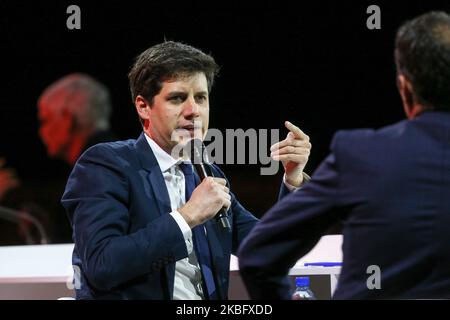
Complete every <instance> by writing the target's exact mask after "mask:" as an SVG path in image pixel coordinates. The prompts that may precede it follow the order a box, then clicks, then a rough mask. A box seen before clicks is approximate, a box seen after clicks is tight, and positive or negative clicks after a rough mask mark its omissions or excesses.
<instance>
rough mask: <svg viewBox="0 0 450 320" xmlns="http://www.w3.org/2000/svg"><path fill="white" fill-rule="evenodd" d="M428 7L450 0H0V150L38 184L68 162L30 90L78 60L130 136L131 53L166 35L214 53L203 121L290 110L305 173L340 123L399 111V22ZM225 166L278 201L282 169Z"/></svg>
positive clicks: (250, 196) (223, 123)
mask: <svg viewBox="0 0 450 320" xmlns="http://www.w3.org/2000/svg"><path fill="white" fill-rule="evenodd" d="M71 4H77V5H79V6H80V8H81V30H68V29H67V28H66V19H67V18H68V16H69V14H67V13H66V9H67V7H68V6H69V5H71ZM371 4H376V5H378V6H380V8H381V26H382V28H381V30H368V29H367V27H366V20H367V18H368V17H369V14H367V13H366V9H367V7H368V6H369V5H371ZM432 9H440V10H446V11H447V12H448V11H449V9H450V3H449V1H448V0H447V1H431V0H430V1H426V2H425V1H415V2H412V1H391V2H389V3H388V2H385V1H358V2H356V1H316V2H303V1H291V2H279V1H277V2H275V1H257V2H250V3H247V2H244V1H236V2H230V1H222V2H217V3H216V2H215V1H209V2H206V1H205V2H197V1H194V2H193V1H183V2H170V4H169V1H142V2H141V1H139V2H137V1H136V2H133V1H95V2H94V1H90V2H87V1H86V2H83V1H42V2H41V1H40V2H38V1H2V2H1V3H0V36H1V40H2V41H1V51H2V55H1V59H0V63H1V65H0V66H1V69H0V70H1V71H0V77H1V78H2V79H1V80H2V81H1V88H2V89H1V94H0V130H1V131H0V157H1V156H3V157H5V158H6V159H7V161H8V162H7V164H8V166H10V167H14V168H15V169H16V171H17V173H18V175H19V177H20V178H21V179H22V181H27V182H28V183H30V185H33V186H36V187H37V188H45V185H46V184H47V183H49V181H52V180H54V179H58V178H61V176H66V175H67V174H68V172H69V168H68V167H66V165H65V164H63V163H62V162H60V161H57V160H49V159H48V158H47V157H46V153H45V149H44V146H43V144H42V143H41V141H40V140H39V137H38V135H37V130H38V122H37V116H36V100H37V98H38V97H39V95H40V93H41V92H42V90H43V89H44V88H45V87H46V86H47V85H48V84H50V83H51V82H53V81H55V80H56V79H57V78H59V77H61V76H63V75H65V74H67V73H70V72H74V71H80V72H86V73H89V74H91V75H93V76H94V77H96V78H97V79H99V80H100V81H102V82H104V83H105V84H106V85H107V86H108V87H109V88H110V89H111V92H112V98H113V106H114V115H113V118H112V127H113V129H114V131H115V133H116V134H117V135H118V137H119V138H121V139H127V138H135V137H137V136H138V135H139V133H140V125H139V122H138V120H137V116H136V115H135V110H134V107H133V105H132V103H131V99H130V94H129V89H128V81H127V73H128V70H129V68H130V66H131V64H132V62H133V59H134V57H135V56H136V55H138V54H139V53H140V52H142V51H143V50H145V49H147V48H148V47H150V46H152V45H154V44H156V43H159V42H162V41H163V40H164V39H167V40H176V41H181V42H185V43H188V44H191V45H193V46H196V47H198V48H200V49H202V50H204V51H206V52H208V53H212V54H213V56H214V57H215V59H216V61H217V62H218V64H219V65H220V66H221V73H220V76H219V78H218V79H217V82H216V84H215V87H214V88H213V91H212V94H211V120H210V127H212V128H218V129H221V130H223V131H225V129H226V128H230V129H233V128H243V129H244V130H246V129H249V128H255V129H259V128H272V129H283V128H284V126H283V122H284V120H290V121H291V122H293V123H294V124H297V125H298V126H300V127H301V129H302V130H303V131H304V132H305V133H307V134H308V135H309V136H310V137H311V142H312V144H313V148H312V154H311V156H310V161H309V163H308V165H307V167H306V171H307V172H308V173H312V172H313V171H314V170H315V168H316V167H317V166H318V164H319V163H320V161H321V160H322V159H323V158H324V157H325V156H326V155H327V153H328V147H329V143H330V141H331V138H332V136H333V133H334V132H335V131H336V130H338V129H349V128H359V127H373V128H378V127H381V126H384V125H387V124H390V123H393V122H397V121H399V120H401V119H403V117H404V116H403V110H402V106H401V101H400V98H399V96H398V94H397V91H396V85H395V65H394V60H393V48H394V37H395V32H396V30H397V28H398V27H399V25H400V24H401V22H403V21H404V20H406V19H410V18H412V17H414V16H416V15H418V14H421V13H424V12H426V11H428V10H432ZM286 133H287V132H286V130H282V135H283V137H282V138H284V136H285V134H286ZM222 168H223V169H224V170H225V172H226V173H227V174H228V177H229V179H230V180H231V183H232V187H233V189H234V192H235V193H236V194H237V196H238V198H239V199H240V200H241V202H242V203H243V204H244V205H245V206H246V207H247V208H248V209H250V210H251V211H253V212H254V213H255V215H257V216H261V215H262V214H263V213H264V212H265V211H266V210H267V209H268V208H269V207H270V206H271V205H272V204H273V203H274V202H275V201H276V197H277V192H278V187H279V181H280V179H281V176H282V175H281V174H282V172H281V171H282V170H280V173H279V174H278V175H276V176H260V174H259V169H260V167H259V166H258V165H245V166H244V165H226V166H222ZM56 193H57V194H60V193H62V190H57V192H56Z"/></svg>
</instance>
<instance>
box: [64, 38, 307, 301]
mask: <svg viewBox="0 0 450 320" xmlns="http://www.w3.org/2000/svg"><path fill="white" fill-rule="evenodd" d="M216 72H217V65H216V63H215V62H214V60H213V58H212V57H211V56H209V55H207V54H205V53H203V52H201V51H200V50H198V49H196V48H193V47H191V46H188V45H184V44H181V43H177V42H170V41H169V42H164V43H162V44H158V45H155V46H153V47H151V48H149V49H147V50H146V51H144V52H143V53H142V54H140V55H139V56H138V58H137V59H136V61H135V63H134V65H133V67H132V69H131V71H130V73H129V80H130V88H131V94H132V98H133V102H134V105H135V107H136V110H137V113H138V115H139V118H140V120H141V123H142V126H143V133H142V134H141V136H140V137H139V138H138V139H137V140H128V141H119V142H114V143H103V144H99V145H96V146H94V147H92V148H90V149H89V150H87V151H86V152H85V153H84V154H83V155H82V156H81V157H80V159H79V160H78V161H77V163H76V165H75V167H74V169H73V171H72V173H71V175H70V177H69V180H68V182H67V186H66V190H65V193H64V195H63V198H62V203H63V205H64V207H65V208H66V210H67V213H68V216H69V219H70V221H71V224H72V227H73V240H74V242H75V249H74V252H73V264H74V265H75V268H74V269H75V277H79V282H80V285H79V286H78V287H77V286H76V289H77V290H76V294H77V298H78V299H189V300H191V299H192V300H194V299H225V298H227V294H228V281H229V263H230V254H231V253H235V252H236V251H237V248H238V246H239V245H240V243H241V241H242V240H243V238H244V237H245V236H246V235H247V234H248V233H249V231H250V230H251V229H252V228H253V226H254V225H255V223H256V221H257V219H256V218H255V217H254V216H253V215H252V214H251V213H250V212H248V211H247V210H245V209H244V208H243V207H242V205H241V204H240V203H239V202H238V201H237V200H236V198H235V196H234V195H233V194H232V193H230V190H229V184H228V182H227V181H226V179H225V176H224V174H223V173H222V172H221V171H220V169H219V168H218V167H217V166H215V165H213V164H209V165H207V168H209V169H210V170H211V171H212V173H213V175H214V176H215V177H216V178H213V177H208V178H206V179H204V180H203V181H201V182H200V181H199V177H198V176H196V175H195V174H194V171H193V170H192V165H191V163H190V162H189V161H186V160H187V159H185V158H183V157H180V155H179V154H178V153H177V152H176V151H175V150H179V149H178V146H180V145H183V144H185V143H186V142H187V141H188V140H189V139H191V138H200V139H203V138H204V137H205V135H206V131H207V129H208V121H209V92H210V90H211V87H212V84H213V80H214V77H215V75H216ZM286 127H287V128H288V129H289V130H290V132H289V134H288V136H287V138H286V139H285V140H283V141H282V142H281V143H282V144H283V146H284V147H283V148H281V150H282V152H280V153H278V154H277V155H276V156H275V155H274V159H276V160H280V161H282V162H283V165H284V167H285V176H284V183H283V184H282V192H281V194H286V193H288V190H287V189H291V190H292V189H295V188H297V187H299V186H300V185H301V184H302V183H303V180H304V174H303V168H304V167H305V165H306V162H307V160H308V156H309V152H310V148H311V144H310V143H309V141H308V140H309V138H308V137H307V136H306V135H305V134H303V133H302V132H301V130H300V129H299V128H297V127H295V126H294V125H292V124H291V123H289V122H287V123H286ZM196 185H197V187H196ZM223 207H225V208H227V209H228V215H229V218H228V219H229V222H230V225H231V229H224V228H223V227H222V226H221V225H220V224H219V223H218V222H217V221H216V219H213V217H214V216H215V215H216V213H217V212H218V211H219V210H220V209H221V208H223ZM76 282H77V281H76Z"/></svg>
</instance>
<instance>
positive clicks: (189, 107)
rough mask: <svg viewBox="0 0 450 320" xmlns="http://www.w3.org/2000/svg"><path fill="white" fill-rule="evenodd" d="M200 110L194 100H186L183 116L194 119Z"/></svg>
mask: <svg viewBox="0 0 450 320" xmlns="http://www.w3.org/2000/svg"><path fill="white" fill-rule="evenodd" d="M199 111H200V108H199V106H198V104H197V103H196V102H195V100H194V99H192V98H190V99H187V100H186V103H185V105H184V116H185V117H186V118H195V117H198V116H199V115H200V113H199Z"/></svg>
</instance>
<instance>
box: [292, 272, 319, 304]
mask: <svg viewBox="0 0 450 320" xmlns="http://www.w3.org/2000/svg"><path fill="white" fill-rule="evenodd" d="M292 300H316V296H315V295H314V293H313V292H312V291H311V289H310V288H309V278H308V277H295V291H294V293H293V294H292Z"/></svg>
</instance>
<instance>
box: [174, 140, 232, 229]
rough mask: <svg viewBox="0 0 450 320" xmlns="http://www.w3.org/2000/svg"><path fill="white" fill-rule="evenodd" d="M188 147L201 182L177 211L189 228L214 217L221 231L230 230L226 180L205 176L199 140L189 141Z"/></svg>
mask: <svg viewBox="0 0 450 320" xmlns="http://www.w3.org/2000/svg"><path fill="white" fill-rule="evenodd" d="M190 146H191V151H192V152H191V154H190V158H191V162H192V164H193V166H194V168H195V171H196V172H197V174H198V175H199V177H200V179H201V180H202V181H201V183H200V184H199V185H198V186H197V187H196V188H195V190H194V191H193V192H192V195H191V198H190V199H189V201H187V202H186V204H185V205H184V206H183V207H181V208H180V209H178V211H179V212H180V214H181V215H182V216H183V218H184V219H185V220H186V222H187V223H188V224H189V226H190V227H191V228H193V227H195V226H196V225H199V224H202V223H203V222H205V221H207V220H209V219H211V218H212V217H214V216H215V218H216V220H217V222H218V223H219V225H220V226H221V227H222V228H223V229H230V228H231V226H230V223H229V221H228V216H227V210H228V208H229V207H230V205H231V196H230V194H229V193H230V190H229V189H228V188H227V186H226V180H225V179H223V178H216V177H209V176H208V175H207V172H206V170H205V167H204V164H203V157H202V154H203V153H202V146H203V144H202V142H201V140H198V139H193V140H191V141H190Z"/></svg>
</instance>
